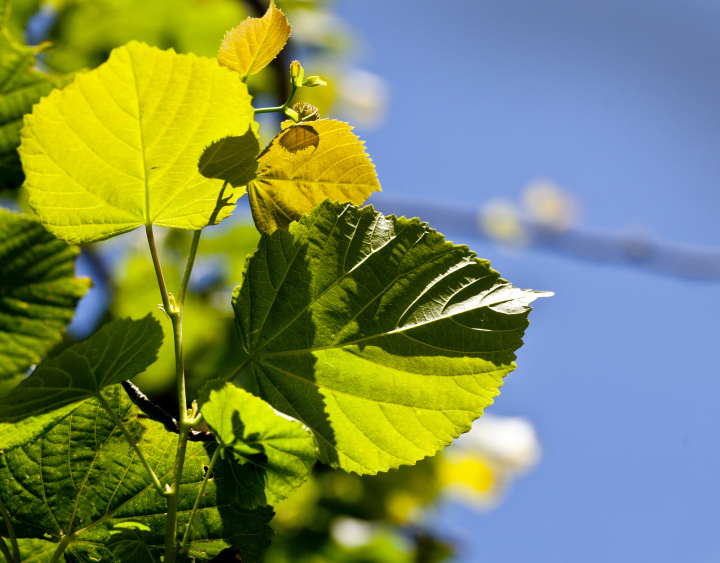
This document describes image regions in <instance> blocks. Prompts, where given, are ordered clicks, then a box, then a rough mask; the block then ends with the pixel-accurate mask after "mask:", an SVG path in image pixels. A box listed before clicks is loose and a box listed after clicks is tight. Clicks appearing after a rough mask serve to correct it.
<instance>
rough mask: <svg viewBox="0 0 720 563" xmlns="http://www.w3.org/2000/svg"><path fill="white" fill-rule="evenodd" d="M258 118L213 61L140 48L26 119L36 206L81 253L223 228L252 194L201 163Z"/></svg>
mask: <svg viewBox="0 0 720 563" xmlns="http://www.w3.org/2000/svg"><path fill="white" fill-rule="evenodd" d="M253 111H254V110H253V109H252V106H251V105H250V96H249V95H248V93H247V87H246V86H245V85H244V84H242V83H240V81H238V80H237V77H236V76H235V75H234V74H233V73H231V72H228V71H227V70H226V69H223V68H220V67H219V66H218V65H217V63H216V62H215V61H213V60H212V59H205V58H200V57H196V56H195V55H179V54H177V53H175V52H174V51H172V50H170V51H161V50H159V49H156V48H154V47H149V46H147V45H145V44H144V43H138V42H135V41H133V42H130V43H128V44H127V45H126V46H124V47H120V48H118V49H114V50H113V51H112V53H111V54H110V58H109V59H108V61H107V62H106V63H104V64H102V65H100V66H99V67H98V68H96V69H95V70H93V71H91V72H88V73H86V74H82V75H79V76H78V77H77V78H76V79H75V81H74V82H73V83H72V84H70V85H69V86H67V87H66V88H65V89H63V90H55V91H53V92H52V93H51V94H50V95H49V96H48V97H47V98H43V99H42V100H41V101H40V103H39V104H37V105H36V106H35V107H34V108H33V112H32V114H30V115H27V116H25V126H24V127H23V130H22V132H21V138H22V144H21V146H20V157H21V160H22V163H23V167H24V169H25V174H26V176H27V180H26V183H25V185H26V186H27V188H28V193H29V201H30V205H31V206H32V208H33V209H35V211H36V212H37V214H38V215H39V216H40V219H41V221H42V222H43V224H44V225H45V227H46V228H47V229H48V230H49V231H51V232H52V233H54V234H55V235H56V236H58V237H59V238H61V239H63V240H66V241H68V242H74V243H87V242H93V241H98V240H103V239H107V238H110V237H112V236H115V235H119V234H121V233H125V232H127V231H131V230H133V229H135V228H137V227H139V226H141V225H153V224H154V225H160V226H163V227H171V228H179V229H194V230H198V229H202V228H203V227H206V226H207V225H209V224H211V223H217V222H219V221H221V220H222V219H224V218H225V217H227V216H228V215H229V214H230V213H231V212H232V208H233V206H234V203H235V200H236V199H237V198H238V197H239V196H241V195H242V191H241V190H234V191H233V190H230V192H231V193H230V194H229V195H228V194H226V193H225V191H224V190H223V187H224V181H223V180H221V179H217V178H206V177H205V176H203V175H202V174H201V173H200V171H199V170H198V166H197V164H198V160H199V158H200V155H201V154H202V152H203V149H204V148H205V147H207V146H208V145H210V144H211V143H212V142H214V141H216V140H218V139H221V138H223V137H227V136H241V135H244V134H245V133H246V132H247V131H248V130H249V129H250V124H251V122H252V116H253Z"/></svg>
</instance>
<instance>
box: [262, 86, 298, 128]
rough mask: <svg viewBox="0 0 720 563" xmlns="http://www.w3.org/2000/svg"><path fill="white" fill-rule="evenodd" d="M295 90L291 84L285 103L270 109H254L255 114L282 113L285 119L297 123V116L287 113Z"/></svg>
mask: <svg viewBox="0 0 720 563" xmlns="http://www.w3.org/2000/svg"><path fill="white" fill-rule="evenodd" d="M297 89H298V88H297V86H295V85H294V84H293V87H292V90H290V96H289V97H288V99H287V101H286V102H285V103H284V104H283V105H281V106H276V107H272V108H260V109H256V110H255V113H274V112H279V113H284V114H285V115H286V116H287V117H289V118H290V119H292V120H293V121H295V122H296V123H297V114H296V113H295V112H292V113H289V112H288V108H289V107H290V104H291V103H292V101H293V98H294V97H295V92H297ZM290 111H292V110H290Z"/></svg>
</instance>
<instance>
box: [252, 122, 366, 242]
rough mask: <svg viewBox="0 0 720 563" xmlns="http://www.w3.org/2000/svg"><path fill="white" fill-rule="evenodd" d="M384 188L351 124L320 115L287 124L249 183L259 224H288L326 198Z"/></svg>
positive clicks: (355, 197) (361, 197)
mask: <svg viewBox="0 0 720 563" xmlns="http://www.w3.org/2000/svg"><path fill="white" fill-rule="evenodd" d="M376 191H380V183H379V182H378V180H377V177H376V175H375V167H374V166H373V163H372V161H371V160H370V158H369V157H368V155H367V153H366V152H365V147H364V144H363V143H362V141H360V140H359V139H358V138H357V137H356V136H355V135H354V134H353V133H352V127H350V126H349V125H348V124H347V123H343V122H341V121H334V120H331V119H321V120H318V121H313V122H311V123H301V124H298V125H293V126H291V127H288V128H287V129H285V130H284V131H282V132H281V133H280V134H278V135H277V136H276V137H275V138H274V139H273V140H272V142H271V143H270V144H269V145H268V146H267V147H266V148H265V150H264V151H263V152H262V154H261V155H260V156H259V157H258V171H257V178H256V179H255V180H254V181H252V182H251V183H250V185H249V186H248V197H249V199H250V206H251V209H252V214H253V219H254V220H255V225H257V228H258V230H259V231H260V232H262V233H267V234H271V233H272V232H273V231H274V230H275V229H278V228H281V229H285V228H287V227H288V225H289V224H290V222H291V221H297V220H298V219H300V217H301V216H302V215H303V214H304V213H310V212H311V211H312V210H313V208H314V207H315V206H317V205H319V204H320V203H321V202H322V201H323V200H325V199H326V198H330V199H332V200H338V201H349V202H350V203H354V204H355V205H361V204H363V203H364V202H365V200H366V199H367V198H368V197H370V194H372V193H373V192H376Z"/></svg>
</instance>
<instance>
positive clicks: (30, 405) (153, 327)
mask: <svg viewBox="0 0 720 563" xmlns="http://www.w3.org/2000/svg"><path fill="white" fill-rule="evenodd" d="M161 344H162V329H161V328H160V324H159V323H158V322H157V321H156V320H155V319H153V318H152V317H151V316H150V315H148V316H147V317H145V318H144V319H142V320H140V321H134V320H131V319H122V320H118V321H115V322H112V323H109V324H107V325H105V326H104V327H102V328H101V329H100V330H99V331H97V332H96V333H95V334H93V335H92V336H91V337H90V338H88V339H87V340H85V341H83V342H79V343H77V344H75V345H73V346H71V347H70V348H68V349H67V350H65V351H63V352H62V353H61V354H60V355H58V356H57V357H55V358H53V359H51V360H47V361H45V362H43V363H42V364H40V365H39V366H38V367H37V369H36V370H35V371H34V372H33V374H32V375H31V376H30V377H28V378H27V379H25V380H23V381H22V382H21V383H20V385H18V386H17V387H15V389H13V390H12V391H11V392H10V393H9V394H8V396H7V397H5V398H4V399H2V400H0V449H4V448H12V447H15V446H17V445H20V444H23V443H25V442H28V441H30V440H34V439H35V438H36V437H37V436H39V435H40V434H41V433H42V432H43V431H44V430H45V429H46V428H49V427H50V426H52V425H53V424H54V423H56V422H57V421H58V420H60V419H62V418H64V417H65V416H67V415H68V414H69V413H70V412H72V403H76V402H77V401H83V400H86V399H89V398H91V397H93V396H95V394H97V393H98V392H100V391H101V390H102V389H103V388H104V387H107V386H108V385H112V384H114V383H120V382H121V381H124V380H125V379H130V378H132V377H135V376H136V375H137V374H139V373H141V372H143V371H144V370H145V368H146V367H148V366H149V365H150V364H152V363H153V362H154V361H155V359H156V358H157V352H158V349H159V348H160V345H161ZM68 405H69V406H70V408H69V407H68Z"/></svg>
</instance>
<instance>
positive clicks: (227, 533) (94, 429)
mask: <svg viewBox="0 0 720 563" xmlns="http://www.w3.org/2000/svg"><path fill="white" fill-rule="evenodd" d="M103 396H104V397H105V399H106V400H107V401H108V403H109V404H110V405H111V407H112V408H113V410H114V411H115V412H116V413H118V416H120V418H121V419H123V421H124V424H125V425H126V426H130V427H131V428H133V427H134V428H135V432H136V433H141V432H142V436H143V437H142V439H141V441H140V443H139V446H140V447H141V448H142V450H143V452H144V453H145V456H146V457H147V459H148V462H149V464H150V466H151V467H153V468H154V470H155V473H156V474H157V476H158V478H159V479H160V481H161V482H163V483H167V482H169V480H170V478H171V475H172V468H173V464H174V461H175V451H176V448H177V434H175V433H171V432H167V431H166V430H165V429H164V427H163V426H162V424H160V423H158V422H154V421H152V420H149V419H147V418H145V417H144V416H142V413H141V412H140V411H139V410H138V409H137V407H135V406H134V405H133V404H132V403H131V402H130V400H129V398H128V397H127V395H126V394H125V392H124V391H123V389H122V387H121V386H119V385H114V386H112V387H108V388H107V389H105V391H103ZM214 447H215V445H214V444H213V443H211V442H193V441H191V442H189V443H188V446H187V456H186V461H185V467H184V469H183V477H182V485H181V488H180V493H179V507H178V508H179V518H178V540H179V539H180V538H181V537H182V533H184V531H185V524H186V522H187V518H188V516H189V514H190V511H191V509H192V506H193V504H194V502H195V499H196V497H197V494H198V493H199V491H200V486H201V483H202V480H203V477H204V474H205V470H204V468H205V467H207V465H208V464H209V463H210V459H211V457H212V453H213V451H214ZM0 482H2V483H3V488H2V489H1V490H0V494H1V495H2V497H3V501H4V502H5V505H6V506H7V509H8V512H9V513H10V517H11V519H12V523H13V527H14V529H15V532H16V533H17V535H18V537H21V538H22V537H38V536H43V535H47V536H46V537H49V538H52V539H53V540H54V541H59V540H60V539H61V538H62V537H63V536H65V535H68V534H71V533H75V532H78V531H80V530H83V531H82V532H81V533H80V534H79V535H78V536H77V538H76V539H75V540H74V541H73V543H72V544H71V545H70V548H69V549H68V550H67V551H66V552H65V557H66V560H67V561H73V562H74V561H83V562H88V561H93V560H94V561H112V560H113V558H112V556H111V554H110V552H109V550H108V549H107V548H106V547H105V543H106V542H107V540H108V539H109V538H110V534H111V531H112V529H113V528H114V527H115V526H116V525H117V524H119V523H122V522H128V521H132V522H140V523H142V524H145V525H146V526H147V527H148V528H150V530H151V536H150V537H148V538H147V539H146V543H147V545H148V546H149V547H150V548H151V549H152V550H153V553H161V552H162V550H163V549H164V545H165V537H164V532H165V516H166V514H165V513H166V510H167V508H166V501H165V498H164V497H161V496H160V495H159V494H158V493H157V492H156V490H155V488H154V487H153V485H152V484H151V482H150V480H149V478H148V475H147V473H146V471H145V468H144V467H143V465H142V464H141V463H140V461H139V460H138V459H137V456H136V455H135V454H134V451H133V450H132V449H131V448H130V446H129V445H128V443H127V442H126V441H125V440H124V438H123V435H122V433H121V431H120V429H119V428H117V427H116V426H115V424H114V423H113V422H112V420H111V419H110V418H109V416H107V414H106V413H105V411H104V410H103V409H102V407H100V406H99V405H98V403H97V401H96V400H94V399H92V400H89V401H85V402H83V403H81V404H80V405H78V406H77V407H76V409H75V410H74V411H73V412H72V414H71V415H70V416H68V417H66V418H65V419H63V420H62V421H60V422H59V423H58V424H56V425H55V426H54V427H52V428H51V429H49V430H48V431H47V432H46V433H45V434H44V435H43V436H42V437H40V438H38V439H37V440H36V441H34V442H32V443H30V444H26V445H24V446H23V447H21V448H13V449H11V450H6V451H5V452H4V453H2V454H1V455H0ZM234 491H235V482H234V480H233V479H232V477H231V476H230V475H228V474H227V472H226V471H225V469H224V468H223V467H216V468H215V471H214V476H213V478H212V479H210V481H209V482H208V484H207V486H206V489H205V493H206V495H205V496H203V497H202V500H201V503H200V508H199V510H198V513H197V514H196V515H195V518H194V519H193V526H192V530H191V532H190V541H191V544H190V555H192V556H193V557H195V558H196V561H197V562H198V563H200V562H204V561H209V560H210V559H211V558H212V557H214V556H215V555H217V554H218V553H220V552H221V551H222V550H223V549H225V548H227V547H229V546H231V545H232V546H235V547H238V548H239V549H240V550H241V551H242V556H243V562H245V563H250V562H254V561H259V560H260V559H261V557H262V552H263V550H264V549H265V548H266V547H267V545H268V542H269V539H270V537H271V536H272V534H273V532H272V530H271V528H270V527H269V526H268V522H269V521H270V518H271V517H272V509H271V508H269V507H264V508H259V509H255V510H247V509H245V508H243V507H242V506H240V505H239V504H238V502H237V499H236V495H235V492H234ZM3 528H4V526H2V524H1V522H0V532H2V531H3Z"/></svg>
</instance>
